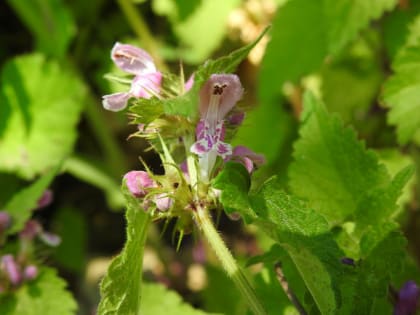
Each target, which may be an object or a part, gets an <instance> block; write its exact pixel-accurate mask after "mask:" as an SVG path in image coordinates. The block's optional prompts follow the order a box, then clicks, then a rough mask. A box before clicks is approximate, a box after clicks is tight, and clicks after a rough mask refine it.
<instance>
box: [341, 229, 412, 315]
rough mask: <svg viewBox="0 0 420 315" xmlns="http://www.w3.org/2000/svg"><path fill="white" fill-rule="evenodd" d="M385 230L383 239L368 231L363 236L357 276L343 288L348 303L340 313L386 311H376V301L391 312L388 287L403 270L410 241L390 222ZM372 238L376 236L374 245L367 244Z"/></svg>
mask: <svg viewBox="0 0 420 315" xmlns="http://www.w3.org/2000/svg"><path fill="white" fill-rule="evenodd" d="M394 228H395V226H394ZM381 230H382V232H381V233H380V237H379V238H378V235H376V236H373V235H372V234H371V233H367V234H366V235H365V236H364V237H363V239H362V244H361V247H362V248H364V249H362V259H361V260H360V262H358V263H357V264H356V267H354V275H352V276H351V278H348V279H346V280H345V281H348V282H349V283H352V285H351V286H347V290H346V289H344V291H343V297H344V299H345V302H344V305H343V308H342V309H340V314H343V315H344V314H349V315H351V314H384V313H378V312H375V311H374V310H375V309H376V304H381V305H382V306H381V308H384V307H385V308H386V309H387V310H386V314H388V313H389V314H390V313H391V310H392V306H391V304H390V303H389V299H388V288H389V285H390V283H391V282H392V279H393V278H394V276H398V274H399V273H401V271H402V266H403V263H404V260H405V255H404V252H405V245H406V241H405V239H404V237H403V236H402V235H401V233H400V232H397V231H395V230H392V226H390V225H388V226H387V227H384V229H381ZM385 231H387V232H386V233H383V232H385ZM374 234H376V232H375V233H374ZM372 237H373V238H375V239H376V241H375V242H374V244H370V245H369V246H365V245H364V243H365V242H371V238H372ZM372 245H373V246H372ZM343 284H344V282H343Z"/></svg>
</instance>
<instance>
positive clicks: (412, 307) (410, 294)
mask: <svg viewBox="0 0 420 315" xmlns="http://www.w3.org/2000/svg"><path fill="white" fill-rule="evenodd" d="M419 297H420V289H419V287H418V286H417V284H416V283H415V282H414V281H413V280H410V281H407V282H406V283H404V285H403V286H402V288H401V289H400V291H399V292H398V296H397V301H396V303H395V307H394V315H414V314H415V313H416V310H417V306H418V301H419Z"/></svg>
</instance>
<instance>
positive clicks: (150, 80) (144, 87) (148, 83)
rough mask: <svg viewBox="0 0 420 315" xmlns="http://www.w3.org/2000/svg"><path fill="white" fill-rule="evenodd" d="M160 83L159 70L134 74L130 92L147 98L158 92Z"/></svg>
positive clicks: (160, 75)
mask: <svg viewBox="0 0 420 315" xmlns="http://www.w3.org/2000/svg"><path fill="white" fill-rule="evenodd" d="M161 83H162V74H161V73H160V72H152V73H147V74H141V75H136V76H135V77H134V79H133V81H132V82H131V89H130V92H131V94H132V95H134V96H135V97H142V98H147V99H148V98H151V97H152V96H157V95H158V94H159V91H160V86H161Z"/></svg>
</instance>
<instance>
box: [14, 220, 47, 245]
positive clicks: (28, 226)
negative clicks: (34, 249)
mask: <svg viewBox="0 0 420 315" xmlns="http://www.w3.org/2000/svg"><path fill="white" fill-rule="evenodd" d="M41 232H42V226H41V225H40V224H39V223H38V222H37V221H35V220H29V221H26V223H25V226H24V228H23V230H22V231H20V233H19V237H20V238H21V239H24V240H28V241H32V240H33V239H34V238H35V237H36V236H38V235H39V234H40V233H41Z"/></svg>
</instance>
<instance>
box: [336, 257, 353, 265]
mask: <svg viewBox="0 0 420 315" xmlns="http://www.w3.org/2000/svg"><path fill="white" fill-rule="evenodd" d="M340 261H341V263H343V264H344V265H349V266H353V267H356V264H355V263H354V259H352V258H349V257H343V258H341V259H340Z"/></svg>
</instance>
